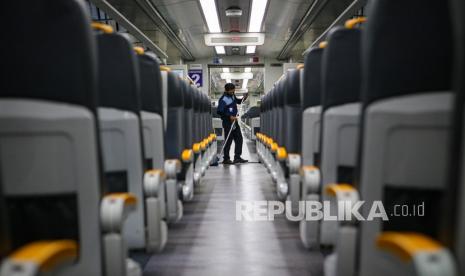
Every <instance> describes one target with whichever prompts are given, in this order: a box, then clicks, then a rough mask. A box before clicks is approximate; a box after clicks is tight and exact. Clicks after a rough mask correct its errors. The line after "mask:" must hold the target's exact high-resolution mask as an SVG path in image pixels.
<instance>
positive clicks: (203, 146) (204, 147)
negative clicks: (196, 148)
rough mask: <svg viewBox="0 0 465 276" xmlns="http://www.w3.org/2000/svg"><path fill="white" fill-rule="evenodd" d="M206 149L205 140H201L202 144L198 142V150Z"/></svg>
mask: <svg viewBox="0 0 465 276" xmlns="http://www.w3.org/2000/svg"><path fill="white" fill-rule="evenodd" d="M206 149H207V142H206V141H205V139H203V140H202V142H200V150H201V151H205V150H206Z"/></svg>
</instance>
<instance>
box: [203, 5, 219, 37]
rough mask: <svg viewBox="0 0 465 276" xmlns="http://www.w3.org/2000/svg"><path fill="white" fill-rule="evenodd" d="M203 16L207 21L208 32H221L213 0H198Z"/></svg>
mask: <svg viewBox="0 0 465 276" xmlns="http://www.w3.org/2000/svg"><path fill="white" fill-rule="evenodd" d="M200 5H201V6H202V11H203V16H204V17H205V20H206V21H207V26H208V30H209V32H210V33H221V28H220V21H219V19H218V18H219V17H218V12H217V10H216V3H215V0H200Z"/></svg>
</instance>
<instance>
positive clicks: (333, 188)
mask: <svg viewBox="0 0 465 276" xmlns="http://www.w3.org/2000/svg"><path fill="white" fill-rule="evenodd" d="M351 191H355V188H354V186H352V185H350V184H347V183H334V184H329V185H327V186H326V188H325V192H326V194H327V195H330V196H336V194H337V192H351Z"/></svg>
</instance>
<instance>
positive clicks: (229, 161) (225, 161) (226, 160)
mask: <svg viewBox="0 0 465 276" xmlns="http://www.w3.org/2000/svg"><path fill="white" fill-rule="evenodd" d="M231 164H233V162H231V160H229V159H224V160H223V165H231Z"/></svg>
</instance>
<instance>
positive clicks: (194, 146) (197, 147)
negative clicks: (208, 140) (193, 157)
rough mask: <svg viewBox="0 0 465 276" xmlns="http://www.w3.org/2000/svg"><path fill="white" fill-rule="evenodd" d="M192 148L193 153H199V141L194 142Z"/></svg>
mask: <svg viewBox="0 0 465 276" xmlns="http://www.w3.org/2000/svg"><path fill="white" fill-rule="evenodd" d="M192 150H193V151H194V153H195V154H199V153H200V143H195V144H194V145H193V146H192Z"/></svg>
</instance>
